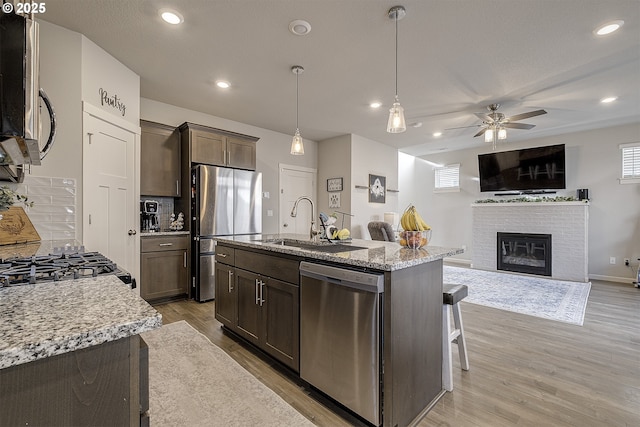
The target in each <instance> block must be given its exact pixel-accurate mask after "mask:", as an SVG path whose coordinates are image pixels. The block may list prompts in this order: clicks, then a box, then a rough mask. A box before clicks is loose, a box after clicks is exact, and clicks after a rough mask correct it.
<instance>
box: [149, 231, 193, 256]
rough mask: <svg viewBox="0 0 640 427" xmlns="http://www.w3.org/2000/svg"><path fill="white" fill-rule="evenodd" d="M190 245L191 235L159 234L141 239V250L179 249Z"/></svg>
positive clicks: (184, 248)
mask: <svg viewBox="0 0 640 427" xmlns="http://www.w3.org/2000/svg"><path fill="white" fill-rule="evenodd" d="M188 247H189V236H186V235H183V236H157V237H155V236H154V237H143V238H141V239H140V252H159V251H178V250H186V249H187V248H188Z"/></svg>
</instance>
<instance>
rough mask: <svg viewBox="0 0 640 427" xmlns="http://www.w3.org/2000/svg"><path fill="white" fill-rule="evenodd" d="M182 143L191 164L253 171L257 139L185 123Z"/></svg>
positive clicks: (182, 128) (181, 127) (182, 131)
mask: <svg viewBox="0 0 640 427" xmlns="http://www.w3.org/2000/svg"><path fill="white" fill-rule="evenodd" d="M180 131H181V135H182V143H183V144H188V147H189V150H188V151H189V154H190V162H191V163H202V164H207V165H214V166H224V167H230V168H237V169H247V170H255V169H256V141H257V140H258V138H255V137H252V136H248V135H241V134H236V133H233V132H228V131H224V130H220V129H215V128H210V127H207V126H202V125H196V124H193V123H184V124H182V125H181V126H180Z"/></svg>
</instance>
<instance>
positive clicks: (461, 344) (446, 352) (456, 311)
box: [442, 283, 469, 391]
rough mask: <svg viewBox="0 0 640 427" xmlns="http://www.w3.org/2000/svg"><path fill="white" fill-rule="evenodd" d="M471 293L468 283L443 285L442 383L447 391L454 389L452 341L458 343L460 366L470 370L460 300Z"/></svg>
mask: <svg viewBox="0 0 640 427" xmlns="http://www.w3.org/2000/svg"><path fill="white" fill-rule="evenodd" d="M468 294H469V289H468V288H467V285H452V284H447V283H445V284H444V285H442V302H443V304H442V384H443V386H444V389H445V390H447V391H453V357H452V354H451V353H452V352H451V343H452V342H455V343H456V344H457V345H458V354H459V355H460V366H461V367H462V369H463V370H465V371H468V370H469V359H467V344H466V342H465V340H464V329H463V326H462V317H461V316H460V306H459V302H460V301H462V300H463V299H464V298H465V297H466V296H467V295H468ZM451 311H453V323H454V325H453V326H455V328H453V327H452V325H451Z"/></svg>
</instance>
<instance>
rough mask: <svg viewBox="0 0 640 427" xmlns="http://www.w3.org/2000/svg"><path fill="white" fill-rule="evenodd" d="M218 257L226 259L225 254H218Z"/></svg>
mask: <svg viewBox="0 0 640 427" xmlns="http://www.w3.org/2000/svg"><path fill="white" fill-rule="evenodd" d="M218 256H219V257H220V258H226V257H227V254H220V253H219V254H218Z"/></svg>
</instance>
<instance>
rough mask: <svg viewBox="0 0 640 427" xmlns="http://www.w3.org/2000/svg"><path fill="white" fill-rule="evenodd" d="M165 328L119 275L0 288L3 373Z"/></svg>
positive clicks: (153, 311)
mask: <svg viewBox="0 0 640 427" xmlns="http://www.w3.org/2000/svg"><path fill="white" fill-rule="evenodd" d="M160 326H162V315H161V314H160V313H158V312H157V311H156V310H155V309H154V308H153V307H151V306H150V305H149V304H148V303H147V302H146V301H144V300H143V299H142V298H140V297H139V296H138V295H137V293H136V292H135V291H132V290H131V289H130V288H129V286H128V285H126V284H124V283H122V282H121V281H120V280H119V279H118V278H117V277H116V276H112V275H109V276H99V277H95V278H86V279H77V280H63V281H59V282H48V283H42V284H35V285H21V286H14V287H5V288H0V369H4V368H8V367H10V366H15V365H19V364H22V363H27V362H32V361H34V360H38V359H43V358H46V357H50V356H55V355H58V354H63V353H67V352H71V351H74V350H78V349H82V348H87V347H91V346H95V345H99V344H103V343H105V342H108V341H115V340H118V339H120V338H125V337H129V336H133V335H137V334H140V333H141V332H145V331H150V330H152V329H156V328H159V327H160Z"/></svg>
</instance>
